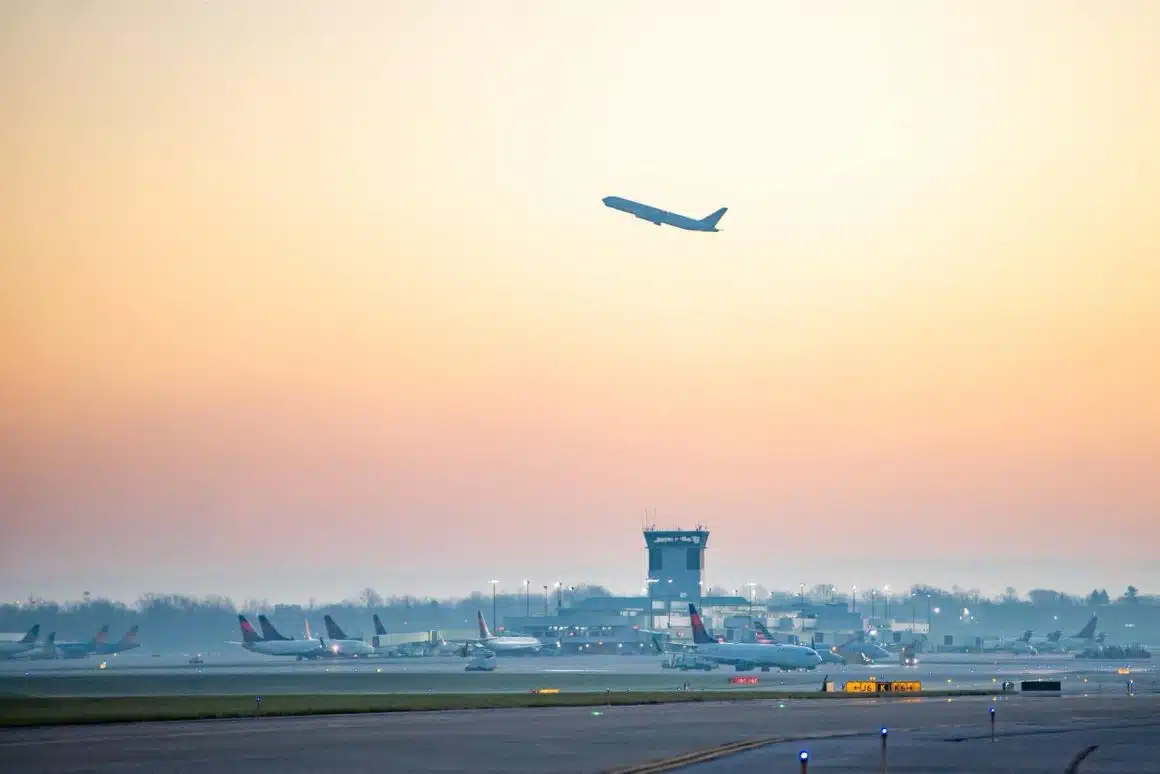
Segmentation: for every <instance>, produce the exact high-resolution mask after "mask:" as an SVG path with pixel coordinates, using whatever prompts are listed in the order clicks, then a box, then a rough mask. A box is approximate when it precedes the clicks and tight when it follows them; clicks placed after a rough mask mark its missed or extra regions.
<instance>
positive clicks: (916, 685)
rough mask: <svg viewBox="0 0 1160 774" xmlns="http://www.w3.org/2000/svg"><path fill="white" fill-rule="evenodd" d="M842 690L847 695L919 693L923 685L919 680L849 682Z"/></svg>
mask: <svg viewBox="0 0 1160 774" xmlns="http://www.w3.org/2000/svg"><path fill="white" fill-rule="evenodd" d="M842 690H843V691H845V692H846V693H918V692H919V691H921V690H922V683H921V682H919V681H918V680H888V681H883V682H879V681H877V680H848V681H847V682H846V684H845V685H844V686H843V687H842Z"/></svg>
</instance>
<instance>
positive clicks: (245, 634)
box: [230, 613, 329, 661]
mask: <svg viewBox="0 0 1160 774" xmlns="http://www.w3.org/2000/svg"><path fill="white" fill-rule="evenodd" d="M263 618H265V616H259V617H258V623H259V624H261V625H262V630H263V631H264V632H266V633H267V634H268V635H271V636H270V637H268V638H263V637H260V636H258V633H257V632H256V631H254V626H253V624H251V623H250V622H249V621H248V620H246V617H245V616H244V615H241V614H240V613H239V614H238V626H240V627H241V629H242V641H241V642H240V643H230V644H232V645H241V646H242V647H243V648H245V649H246V650H248V651H250V652H251V653H261V654H263V655H267V656H294V657H295V658H297V659H298V660H299V661H302V660H303V659H308V658H311V659H313V658H326V657H327V655H329V652H328V651H327V650H326V644H325V643H324V642H322V640H314V639H308V640H295V639H293V638H291V637H285V636H283V635H282V634H281V633H280V632H279V631H278V630H277V629H275V628H274V626H273V625H272V624H270V622H269V621H268V620H267V621H265V622H263V621H262V619H263Z"/></svg>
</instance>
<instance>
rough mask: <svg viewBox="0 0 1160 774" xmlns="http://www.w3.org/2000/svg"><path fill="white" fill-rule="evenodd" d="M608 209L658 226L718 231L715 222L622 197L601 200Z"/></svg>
mask: <svg viewBox="0 0 1160 774" xmlns="http://www.w3.org/2000/svg"><path fill="white" fill-rule="evenodd" d="M601 201H602V202H604V205H605V206H606V207H611V208H612V209H614V210H620V211H621V212H627V213H628V214H630V215H635V216H636V217H638V218H640V219H641V220H647V221H648V222H649V223H655V224H656V225H658V226H659V225H661V224H662V223H663V224H667V225H670V226H676V227H677V228H683V229H685V230H686V231H717V230H718V229H717V223H716V221H713V222H712V223H709V222H708V221H705V220H697V219H695V218H690V217H686V216H685V215H678V214H677V213H675V212H669V211H668V210H662V209H660V208H658V207H653V206H651V205H648V204H641V203H640V202H634V201H632V200H631V199H624V198H622V197H620V196H605V197H604V198H603V199H601Z"/></svg>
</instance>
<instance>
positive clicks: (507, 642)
mask: <svg viewBox="0 0 1160 774" xmlns="http://www.w3.org/2000/svg"><path fill="white" fill-rule="evenodd" d="M475 618H476V620H477V621H478V622H479V639H478V640H474V641H471V642H468V643H467V644H466V645H465V646H464V648H463V650H464V652H465V654H466V651H468V650H470V649H472V648H482V649H483V650H490V651H491V652H492V653H495V654H496V655H497V656H499V655H512V656H514V655H525V654H529V653H539V652H540V648H542V647H543V643H541V642H540V641H539V640H537V639H536V638H535V637H520V636H506V635H505V636H500V637H496V636H495V635H493V634H492V633H491V629H489V628H487V621H485V620H483V613H482V612H480V611H478V610H476V611H475Z"/></svg>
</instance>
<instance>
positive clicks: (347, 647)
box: [326, 639, 378, 658]
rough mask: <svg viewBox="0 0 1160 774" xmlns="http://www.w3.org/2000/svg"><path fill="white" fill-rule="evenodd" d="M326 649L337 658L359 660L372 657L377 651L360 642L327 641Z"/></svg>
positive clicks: (368, 644) (371, 646)
mask: <svg viewBox="0 0 1160 774" xmlns="http://www.w3.org/2000/svg"><path fill="white" fill-rule="evenodd" d="M326 649H327V650H328V651H330V653H331V654H332V655H334V656H338V657H339V658H361V657H364V656H373V655H375V653H377V652H378V651H376V650H375V647H374V646H373V645H371V644H370V643H367V642H363V641H362V640H350V639H347V640H328V641H327V643H326Z"/></svg>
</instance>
